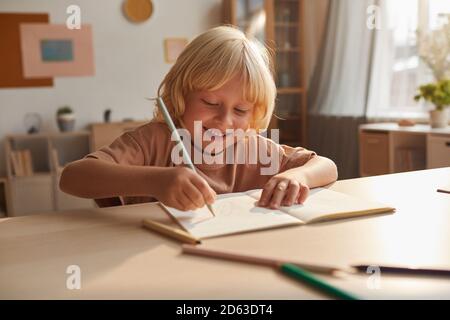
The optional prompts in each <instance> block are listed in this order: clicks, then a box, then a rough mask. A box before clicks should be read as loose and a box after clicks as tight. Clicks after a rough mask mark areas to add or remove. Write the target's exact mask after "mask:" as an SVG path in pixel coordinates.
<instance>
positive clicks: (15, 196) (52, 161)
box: [5, 131, 94, 216]
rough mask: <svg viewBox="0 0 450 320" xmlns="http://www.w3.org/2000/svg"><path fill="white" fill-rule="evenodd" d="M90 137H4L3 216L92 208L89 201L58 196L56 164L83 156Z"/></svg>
mask: <svg viewBox="0 0 450 320" xmlns="http://www.w3.org/2000/svg"><path fill="white" fill-rule="evenodd" d="M90 137H91V135H90V133H89V131H72V132H61V133H60V132H51V133H39V134H29V135H27V134H17V135H8V136H7V137H6V139H5V151H6V152H5V156H6V172H7V182H8V185H9V187H8V189H9V192H8V196H7V203H8V210H7V215H8V216H21V215H27V214H33V213H35V212H48V211H57V210H62V209H77V208H92V207H93V206H94V205H93V201H90V203H89V202H86V200H85V199H79V198H76V197H72V196H70V195H61V193H62V192H61V191H60V190H59V177H60V173H61V166H60V164H62V165H65V164H66V163H68V162H71V161H75V160H78V159H81V158H83V157H84V156H85V155H87V154H88V153H89V152H90V140H91V139H90ZM24 154H25V155H24ZM24 168H26V170H24ZM60 199H63V200H60Z"/></svg>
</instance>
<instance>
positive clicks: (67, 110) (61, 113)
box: [56, 106, 75, 132]
mask: <svg viewBox="0 0 450 320" xmlns="http://www.w3.org/2000/svg"><path fill="white" fill-rule="evenodd" d="M56 120H57V122H58V127H59V130H61V131H62V132H66V131H72V130H73V129H74V127H75V114H74V113H73V111H72V108H71V107H69V106H62V107H60V108H58V111H57V112H56Z"/></svg>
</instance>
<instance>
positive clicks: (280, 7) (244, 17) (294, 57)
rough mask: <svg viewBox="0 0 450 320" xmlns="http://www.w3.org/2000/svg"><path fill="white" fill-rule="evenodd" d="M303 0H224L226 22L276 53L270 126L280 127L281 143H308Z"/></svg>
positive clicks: (294, 144)
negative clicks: (274, 100) (275, 90)
mask: <svg viewBox="0 0 450 320" xmlns="http://www.w3.org/2000/svg"><path fill="white" fill-rule="evenodd" d="M303 1H304V0H224V1H223V21H224V22H225V23H228V24H232V25H235V26H237V27H238V28H239V29H240V30H242V31H244V32H245V33H246V34H247V35H250V36H255V37H256V38H257V39H258V40H260V41H261V42H262V43H264V44H265V45H266V46H267V47H268V48H269V50H270V51H271V52H272V53H273V56H272V67H273V69H274V78H275V82H276V84H277V88H278V90H277V100H276V104H275V111H274V116H273V117H272V121H271V124H270V128H278V129H279V130H280V137H279V138H280V142H281V143H285V144H289V145H293V146H300V145H303V146H304V145H306V143H307V140H306V139H307V137H306V132H307V127H306V126H307V98H306V93H307V90H306V82H305V76H304V66H303V65H304V63H305V57H304V50H303V49H304V45H303V42H304V40H303V39H304V35H303V33H304V25H303V23H304V21H303V17H304V3H303Z"/></svg>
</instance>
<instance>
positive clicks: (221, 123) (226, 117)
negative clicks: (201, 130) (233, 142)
mask: <svg viewBox="0 0 450 320" xmlns="http://www.w3.org/2000/svg"><path fill="white" fill-rule="evenodd" d="M217 120H218V121H217V129H219V130H220V131H222V132H223V133H225V131H226V129H232V128H233V115H232V114H230V112H222V113H221V114H220V115H219V117H218V119H217Z"/></svg>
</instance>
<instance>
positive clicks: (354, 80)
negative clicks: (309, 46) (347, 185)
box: [308, 0, 375, 179]
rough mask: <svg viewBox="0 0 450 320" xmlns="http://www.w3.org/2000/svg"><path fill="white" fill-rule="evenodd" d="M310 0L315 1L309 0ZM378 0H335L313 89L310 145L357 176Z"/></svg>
mask: <svg viewBox="0 0 450 320" xmlns="http://www.w3.org/2000/svg"><path fill="white" fill-rule="evenodd" d="M308 2H310V1H308ZM371 4H375V1H374V0H332V1H330V2H329V6H328V10H327V15H326V18H325V23H326V26H325V27H324V30H325V31H324V33H325V34H324V38H323V42H322V45H321V47H320V50H319V54H318V56H317V60H316V63H315V67H314V72H313V76H312V79H311V82H310V86H309V91H308V109H309V118H308V147H309V148H310V149H312V150H315V151H316V152H318V153H319V154H321V155H324V156H326V157H329V158H330V159H332V160H333V161H334V162H335V163H336V165H337V166H338V171H339V179H347V178H354V177H357V176H358V160H359V159H358V158H359V156H358V153H359V152H358V126H359V124H361V123H364V122H365V114H366V105H367V97H368V88H369V79H370V74H371V65H372V51H373V31H371V30H370V29H369V28H367V27H366V19H367V13H366V11H367V7H368V6H369V5H371Z"/></svg>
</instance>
